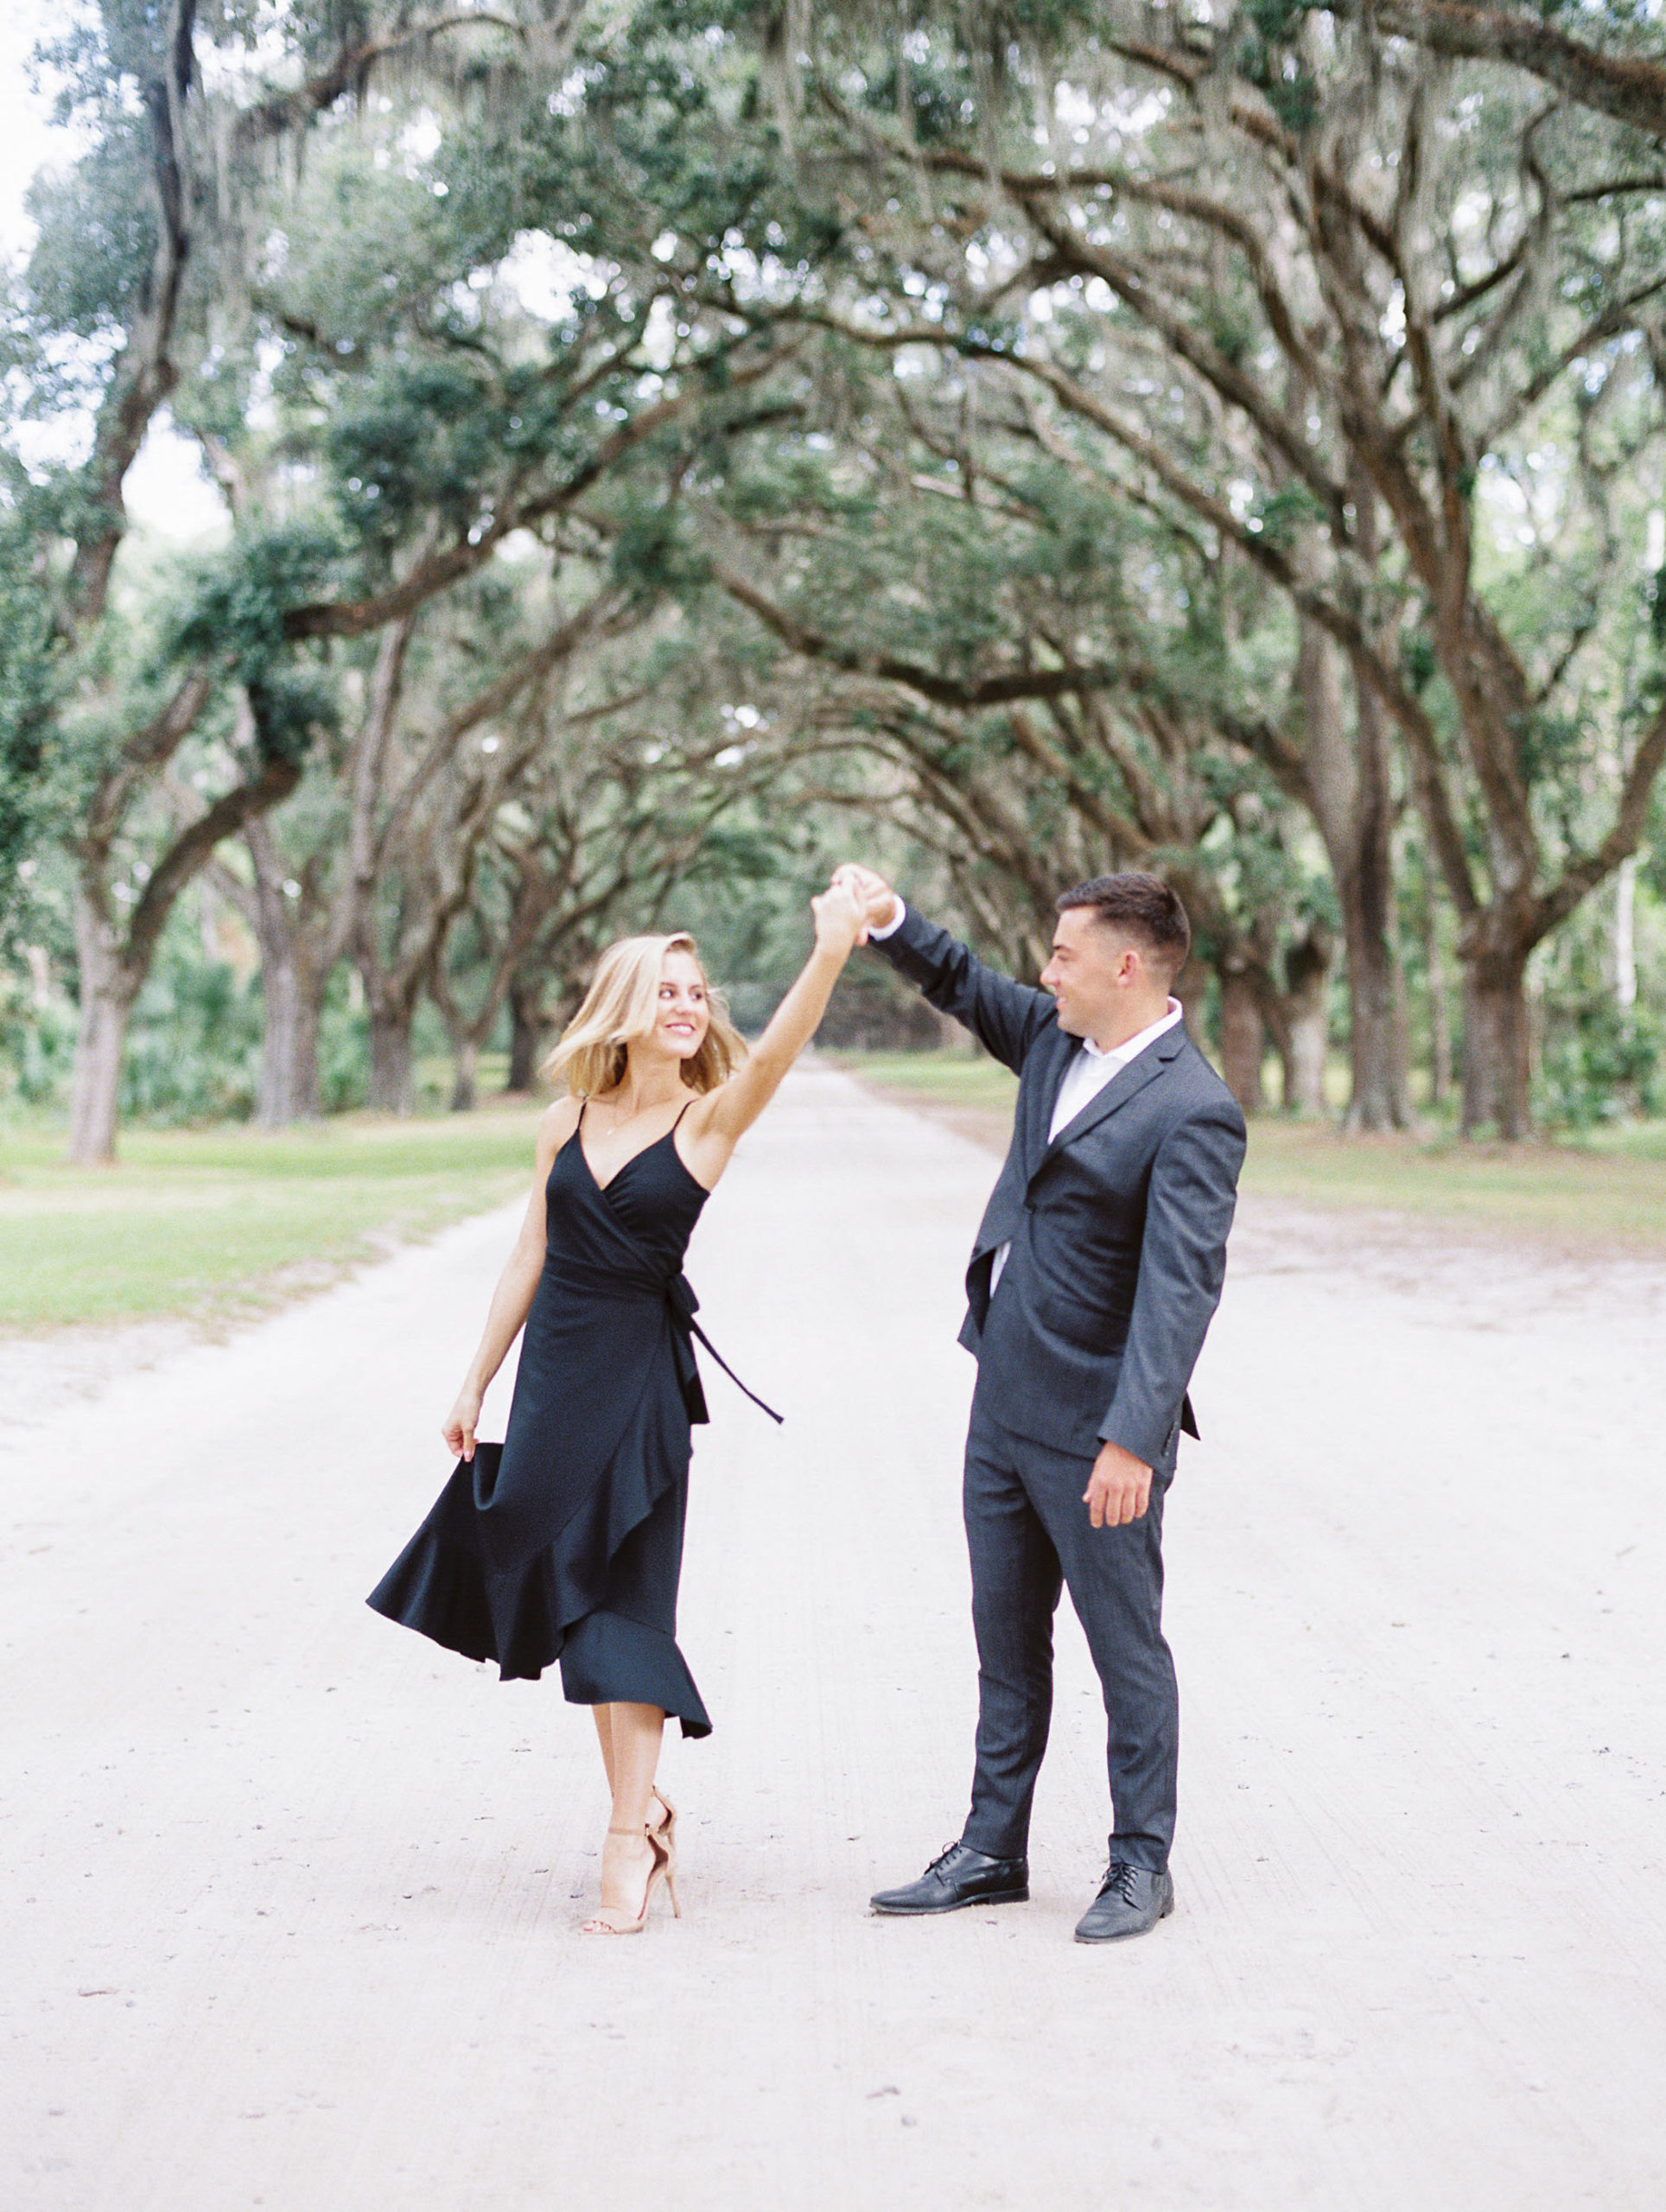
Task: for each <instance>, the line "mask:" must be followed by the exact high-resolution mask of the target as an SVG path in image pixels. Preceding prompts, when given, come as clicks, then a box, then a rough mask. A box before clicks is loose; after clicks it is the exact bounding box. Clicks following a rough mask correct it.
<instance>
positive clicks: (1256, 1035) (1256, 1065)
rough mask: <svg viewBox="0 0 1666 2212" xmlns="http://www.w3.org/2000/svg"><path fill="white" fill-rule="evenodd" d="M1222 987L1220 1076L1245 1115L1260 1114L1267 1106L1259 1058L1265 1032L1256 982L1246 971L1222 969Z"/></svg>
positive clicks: (1262, 1050) (1233, 968)
mask: <svg viewBox="0 0 1666 2212" xmlns="http://www.w3.org/2000/svg"><path fill="white" fill-rule="evenodd" d="M1219 973H1220V985H1221V1074H1222V1076H1223V1077H1224V1079H1225V1083H1226V1087H1227V1089H1228V1090H1230V1092H1231V1094H1232V1096H1233V1097H1234V1098H1236V1099H1237V1102H1238V1104H1239V1105H1240V1106H1241V1107H1242V1108H1243V1111H1244V1113H1245V1114H1246V1115H1248V1114H1259V1113H1260V1112H1261V1111H1262V1108H1263V1106H1264V1105H1265V1104H1266V1096H1265V1093H1264V1091H1263V1090H1262V1074H1261V1064H1262V1053H1263V1052H1264V1050H1265V1048H1266V1029H1265V1025H1264V1024H1263V1022H1262V1012H1261V1001H1260V999H1259V997H1258V996H1257V994H1256V984H1255V979H1254V977H1253V976H1250V974H1249V973H1248V972H1247V971H1246V970H1245V969H1243V968H1239V967H1230V968H1229V967H1226V966H1224V965H1223V967H1222V968H1221V969H1220V971H1219Z"/></svg>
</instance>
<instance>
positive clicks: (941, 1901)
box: [868, 1843, 1030, 1913]
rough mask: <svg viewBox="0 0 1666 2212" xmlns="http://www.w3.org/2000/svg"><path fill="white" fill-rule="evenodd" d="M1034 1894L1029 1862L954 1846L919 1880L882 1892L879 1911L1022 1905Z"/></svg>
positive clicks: (875, 1904) (875, 1905)
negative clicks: (989, 1855) (993, 1856)
mask: <svg viewBox="0 0 1666 2212" xmlns="http://www.w3.org/2000/svg"><path fill="white" fill-rule="evenodd" d="M1029 1893H1030V1862H1029V1861H1028V1859H990V1858H989V1857H987V1856H986V1854H985V1853H982V1852H981V1851H974V1850H973V1849H972V1847H971V1846H970V1844H968V1843H951V1845H950V1846H949V1847H948V1849H947V1850H946V1851H945V1852H944V1853H942V1854H941V1855H940V1856H939V1857H938V1858H936V1859H933V1860H932V1863H931V1865H930V1866H928V1867H927V1868H926V1870H925V1872H924V1873H923V1874H922V1875H921V1876H920V1878H919V1881H917V1882H910V1883H909V1884H908V1885H907V1886H906V1888H905V1889H900V1890H881V1891H880V1892H879V1894H878V1896H877V1897H870V1898H869V1900H868V1902H869V1904H871V1905H872V1906H873V1908H874V1911H875V1912H897V1913H924V1912H958V1911H959V1910H960V1909H961V1907H962V1906H963V1905H967V1904H1022V1903H1023V1902H1024V1900H1025V1898H1026V1897H1028V1895H1029Z"/></svg>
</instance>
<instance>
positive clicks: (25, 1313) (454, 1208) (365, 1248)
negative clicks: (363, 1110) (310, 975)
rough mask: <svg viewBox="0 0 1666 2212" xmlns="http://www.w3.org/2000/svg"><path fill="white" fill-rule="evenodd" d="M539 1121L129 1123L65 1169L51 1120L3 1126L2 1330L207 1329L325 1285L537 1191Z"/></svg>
mask: <svg viewBox="0 0 1666 2212" xmlns="http://www.w3.org/2000/svg"><path fill="white" fill-rule="evenodd" d="M536 1122H537V1109H536V1108H534V1107H524V1106H517V1107H514V1108H502V1107H496V1106H494V1107H492V1108H489V1109H482V1110H481V1111H480V1112H477V1113H474V1114H461V1115H448V1116H444V1117H442V1118H436V1119H434V1120H431V1121H429V1120H421V1121H395V1120H389V1119H385V1118H383V1117H382V1116H370V1115H364V1114H355V1115H346V1116H340V1117H339V1118H337V1119H334V1120H332V1121H330V1122H326V1123H324V1124H322V1125H321V1126H319V1127H315V1128H299V1129H285V1130H282V1131H277V1132H272V1131H267V1130H259V1129H251V1128H219V1129H213V1130H207V1131H200V1130H191V1129H165V1130H135V1131H132V1132H130V1133H124V1135H123V1139H122V1157H121V1160H120V1161H119V1162H118V1165H117V1166H113V1167H104V1168H83V1167H69V1166H65V1165H64V1163H63V1160H62V1149H63V1138H62V1135H61V1132H60V1131H58V1130H55V1129H54V1130H46V1129H41V1130H38V1131H36V1130H32V1129H28V1128H21V1129H20V1128H11V1129H6V1130H0V1329H5V1330H9V1331H19V1330H28V1329H38V1328H46V1327H51V1326H54V1325H61V1324H63V1323H67V1322H77V1321H81V1322H85V1321H96V1322H106V1323H108V1322H115V1321H128V1320H139V1319H156V1318H160V1317H162V1316H169V1315H184V1316H188V1317H189V1318H192V1319H200V1320H204V1321H213V1320H217V1319H231V1318H234V1317H235V1316H237V1315H239V1314H244V1313H249V1312H251V1311H259V1310H261V1309H262V1308H264V1307H266V1306H270V1305H272V1304H274V1303H276V1302H277V1300H280V1299H282V1298H283V1297H285V1296H290V1295H293V1294H296V1292H299V1291H304V1290H313V1289H316V1288H320V1287H322V1286H323V1285H324V1284H326V1283H327V1282H329V1281H333V1280H334V1278H335V1277H336V1276H338V1275H340V1274H341V1273H343V1272H344V1271H345V1270H346V1269H347V1268H350V1267H353V1265H355V1264H357V1263H358V1262H362V1261H364V1260H367V1259H372V1258H374V1257H377V1256H378V1255H380V1254H382V1253H385V1252H386V1251H387V1250H389V1249H391V1248H392V1247H393V1246H394V1245H396V1244H398V1243H405V1242H408V1241H410V1239H413V1238H417V1237H422V1236H431V1235H432V1234H433V1233H434V1231H435V1230H438V1229H442V1228H443V1227H444V1226H445V1225H446V1224H448V1222H453V1221H458V1220H461V1219H462V1218H464V1217H466V1216H467V1215H469V1214H473V1213H480V1212H484V1211H486V1209H487V1208H488V1207H490V1206H493V1205H500V1204H502V1203H503V1202H504V1201H506V1200H507V1199H510V1198H514V1197H515V1196H516V1195H517V1194H518V1192H522V1191H525V1190H526V1189H527V1188H529V1187H530V1185H531V1172H532V1147H533V1133H534V1128H535V1125H536Z"/></svg>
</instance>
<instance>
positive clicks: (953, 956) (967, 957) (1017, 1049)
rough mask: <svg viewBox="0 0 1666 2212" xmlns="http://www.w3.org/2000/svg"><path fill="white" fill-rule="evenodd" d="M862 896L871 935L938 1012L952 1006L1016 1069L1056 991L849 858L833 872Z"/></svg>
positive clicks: (950, 1011)
mask: <svg viewBox="0 0 1666 2212" xmlns="http://www.w3.org/2000/svg"><path fill="white" fill-rule="evenodd" d="M833 880H834V881H835V882H836V883H837V882H841V881H843V882H847V883H849V885H850V886H851V887H852V889H853V890H855V893H856V896H857V898H858V899H860V900H861V902H862V909H863V912H864V913H865V915H866V917H867V920H868V943H869V944H871V945H873V946H874V949H875V950H877V951H879V952H881V953H883V954H884V956H885V957H886V958H887V960H888V961H889V962H890V963H891V965H892V966H893V968H894V969H896V971H897V973H898V974H899V975H900V976H906V979H907V980H908V982H911V983H912V984H913V985H914V986H915V987H916V988H917V989H918V990H919V992H920V994H921V995H922V996H923V997H925V999H926V1000H927V1001H929V1002H930V1003H931V1004H932V1006H934V1007H937V1008H938V1012H939V1013H941V1014H952V1015H953V1016H954V1018H955V1020H957V1021H958V1022H961V1023H962V1024H963V1026H964V1027H966V1028H968V1029H970V1031H971V1033H972V1034H973V1036H974V1037H976V1039H977V1041H978V1043H979V1044H980V1045H982V1046H983V1048H984V1050H985V1051H986V1052H989V1053H990V1054H991V1055H992V1056H993V1057H994V1058H995V1059H997V1060H999V1061H1000V1062H1001V1063H1002V1065H1003V1066H1005V1067H1009V1068H1011V1069H1012V1071H1013V1072H1014V1074H1016V1073H1017V1072H1018V1071H1019V1070H1020V1069H1021V1067H1022V1066H1023V1065H1024V1060H1025V1056H1026V1055H1027V1052H1029V1049H1030V1046H1032V1045H1033V1043H1034V1042H1035V1040H1036V1039H1037V1037H1038V1036H1040V1033H1041V1032H1042V1030H1044V1029H1045V1028H1046V1026H1047V1024H1048V1023H1049V1022H1050V1021H1051V1020H1052V1018H1053V1004H1052V994H1051V993H1050V992H1047V991H1039V990H1035V989H1033V988H1032V987H1031V986H1030V985H1029V984H1027V983H1015V982H1014V981H1013V979H1012V977H1011V976H1002V975H997V974H996V972H995V969H993V968H986V967H985V966H984V964H983V963H982V961H981V960H980V959H979V958H978V957H977V955H976V953H975V952H974V951H972V950H971V949H970V946H968V945H964V944H961V943H960V941H959V939H958V938H952V937H951V936H950V934H949V932H948V931H947V930H944V929H939V928H938V925H937V924H936V923H935V922H928V921H927V920H926V919H925V916H924V915H923V914H917V913H915V912H914V911H913V910H912V907H910V906H906V904H905V903H904V901H903V900H902V899H900V897H899V896H898V894H897V893H895V892H894V891H893V889H892V888H891V886H890V885H889V884H888V883H887V881H886V880H885V878H884V877H883V876H882V875H878V874H875V873H874V870H873V869H872V868H862V867H860V866H858V864H857V863H856V862H855V861H847V862H846V863H845V864H844V866H843V867H842V868H839V869H838V870H837V871H836V874H835V875H834V879H833Z"/></svg>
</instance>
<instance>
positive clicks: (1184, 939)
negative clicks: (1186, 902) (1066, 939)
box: [1059, 868, 1192, 982]
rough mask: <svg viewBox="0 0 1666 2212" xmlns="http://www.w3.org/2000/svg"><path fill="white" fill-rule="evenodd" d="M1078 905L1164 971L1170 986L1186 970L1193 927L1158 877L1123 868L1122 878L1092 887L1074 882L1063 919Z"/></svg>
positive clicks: (1098, 879) (1102, 878)
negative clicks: (1130, 943)
mask: <svg viewBox="0 0 1666 2212" xmlns="http://www.w3.org/2000/svg"><path fill="white" fill-rule="evenodd" d="M1076 906H1091V907H1092V909H1093V911H1094V914H1095V916H1096V917H1097V919H1098V920H1100V921H1102V922H1103V924H1104V925H1105V926H1106V928H1107V929H1112V930H1115V931H1116V932H1117V933H1118V935H1120V936H1124V937H1129V938H1132V939H1133V940H1134V942H1135V944H1137V945H1138V946H1139V948H1140V950H1141V952H1144V953H1148V954H1149V955H1150V957H1151V960H1152V963H1153V965H1154V966H1157V967H1163V968H1167V970H1168V977H1169V981H1170V982H1173V979H1174V977H1175V976H1178V975H1179V974H1180V970H1181V969H1182V968H1184V967H1185V965H1186V954H1187V953H1188V952H1190V950H1192V925H1191V923H1190V922H1189V921H1187V919H1186V909H1185V907H1184V906H1181V904H1180V900H1179V899H1177V898H1176V897H1175V895H1174V893H1173V891H1171V890H1170V889H1169V887H1168V886H1167V884H1166V883H1165V882H1164V881H1163V880H1162V878H1161V877H1160V875H1147V874H1145V873H1144V872H1143V871H1142V870H1141V869H1139V868H1127V869H1124V870H1123V872H1122V874H1120V875H1096V876H1095V877H1094V879H1093V880H1092V881H1091V883H1078V885H1077V886H1076V888H1075V889H1074V890H1073V891H1066V892H1064V893H1062V894H1061V895H1060V897H1059V912H1060V913H1061V914H1065V913H1068V912H1070V911H1071V908H1072V907H1076Z"/></svg>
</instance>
